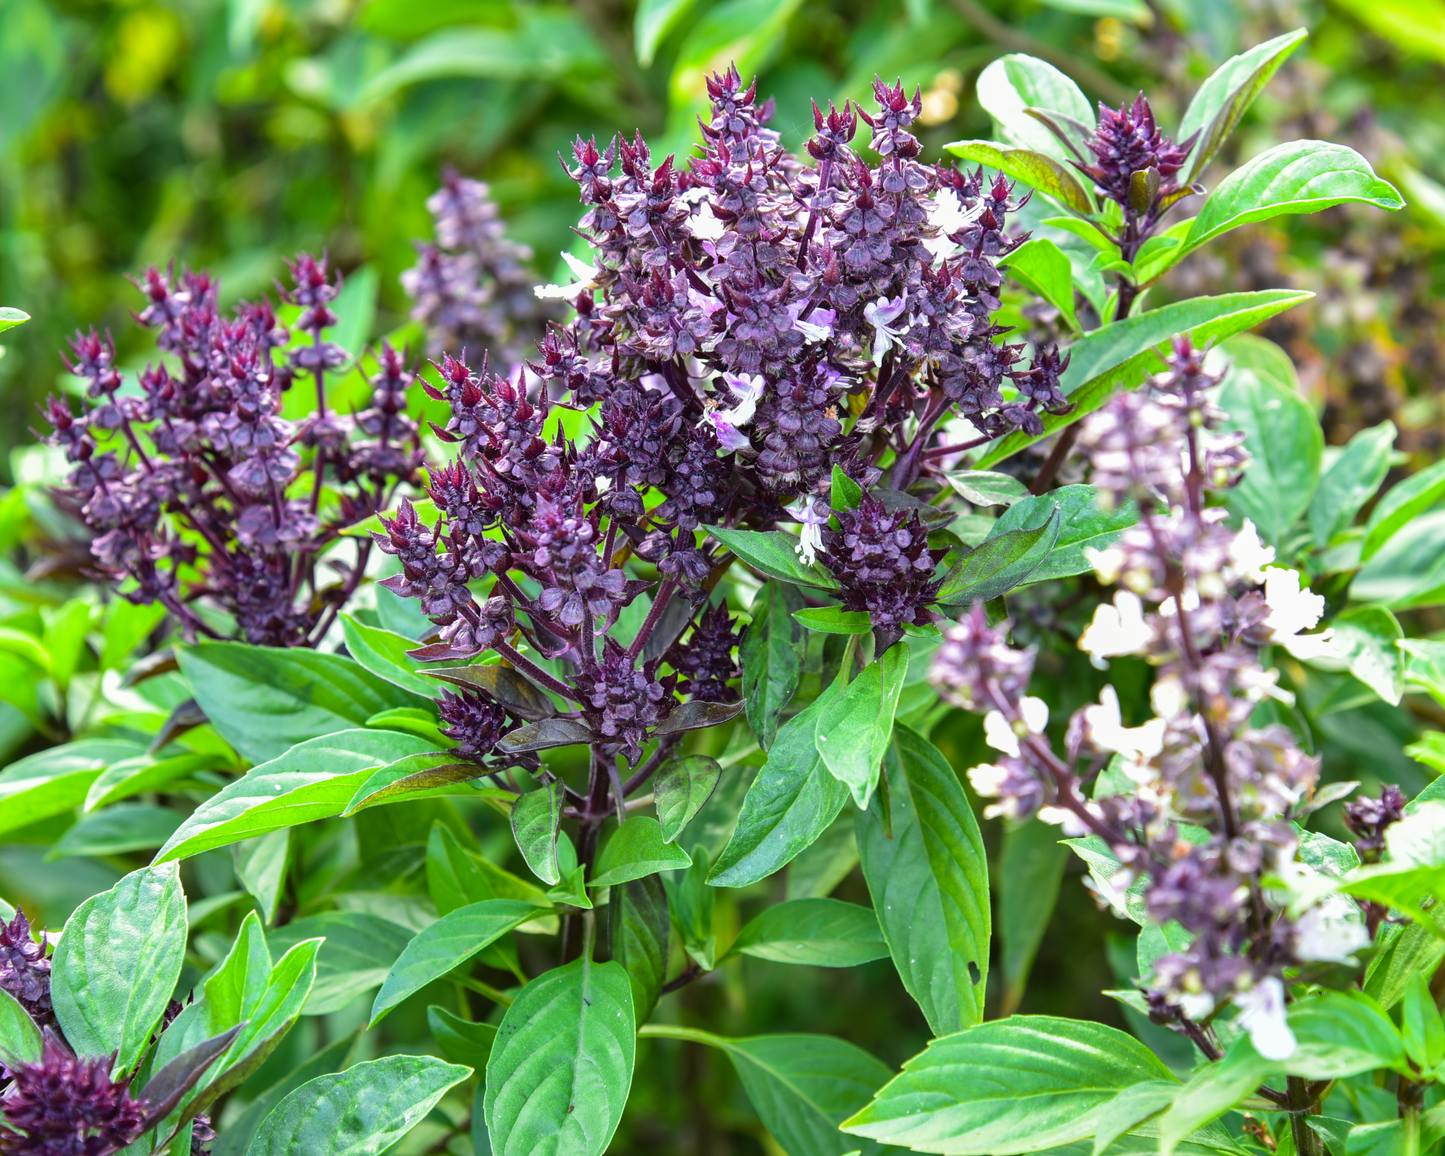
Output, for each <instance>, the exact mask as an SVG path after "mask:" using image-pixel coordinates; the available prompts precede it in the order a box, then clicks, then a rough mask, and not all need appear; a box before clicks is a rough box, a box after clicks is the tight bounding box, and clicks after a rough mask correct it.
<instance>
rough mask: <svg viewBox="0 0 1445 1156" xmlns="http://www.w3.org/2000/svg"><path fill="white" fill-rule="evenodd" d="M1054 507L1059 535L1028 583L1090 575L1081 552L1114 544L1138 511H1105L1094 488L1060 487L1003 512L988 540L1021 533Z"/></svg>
mask: <svg viewBox="0 0 1445 1156" xmlns="http://www.w3.org/2000/svg"><path fill="white" fill-rule="evenodd" d="M1055 504H1057V505H1058V507H1059V517H1060V522H1059V536H1058V537H1057V538H1056V539H1055V540H1054V545H1053V548H1052V549H1051V550H1050V551H1049V552H1048V555H1047V557H1045V558H1044V560H1043V561H1042V562H1040V563H1039V565H1038V568H1037V569H1036V570H1034V571H1033V573H1031V574H1030V575H1029V576H1028V582H1029V583H1030V584H1032V583H1035V582H1048V581H1050V580H1051V579H1054V578H1067V577H1070V576H1071V575H1074V574H1087V573H1089V572H1090V571H1091V570H1093V566H1092V565H1091V564H1090V563H1089V560H1088V559H1087V558H1086V557H1085V556H1084V550H1085V549H1094V550H1102V549H1104V548H1105V547H1106V546H1111V545H1113V544H1114V542H1116V541H1117V540H1118V538H1119V535H1120V534H1122V533H1123V532H1124V531H1125V530H1127V529H1128V528H1129V527H1130V526H1132V525H1133V524H1134V523H1135V522H1137V521H1138V520H1139V511H1138V510H1137V509H1136V508H1135V506H1134V503H1133V502H1125V503H1124V504H1123V505H1121V506H1119V507H1117V508H1116V509H1112V510H1105V509H1101V508H1100V506H1099V493H1098V491H1097V490H1095V489H1094V487H1093V486H1082V485H1080V486H1060V487H1059V488H1058V489H1057V490H1050V491H1049V492H1048V493H1047V494H1039V495H1038V496H1037V497H1029V498H1024V499H1022V500H1021V501H1019V502H1018V503H1016V504H1015V505H1013V506H1012V507H1010V508H1009V509H1008V510H1006V511H1004V513H1003V515H1002V516H1001V517H1000V518H999V519H998V521H996V522H995V523H994V525H993V529H992V530H991V531H990V532H989V537H994V536H996V535H999V534H1004V533H1007V532H1009V531H1013V530H1020V529H1022V528H1023V527H1025V526H1027V525H1028V524H1029V523H1030V522H1033V521H1036V520H1038V519H1039V518H1043V517H1047V511H1049V510H1050V509H1051V508H1052V507H1053V506H1054V505H1055Z"/></svg>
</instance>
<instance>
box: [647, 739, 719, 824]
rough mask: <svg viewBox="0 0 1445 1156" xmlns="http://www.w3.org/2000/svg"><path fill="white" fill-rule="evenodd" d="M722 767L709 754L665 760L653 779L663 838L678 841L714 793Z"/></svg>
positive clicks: (653, 790)
mask: <svg viewBox="0 0 1445 1156" xmlns="http://www.w3.org/2000/svg"><path fill="white" fill-rule="evenodd" d="M721 775H722V768H721V767H720V766H719V765H718V761H717V760H716V759H710V758H708V757H707V755H679V756H674V757H673V758H671V759H669V760H668V761H667V762H666V763H664V764H663V767H662V769H661V770H660V771H658V772H657V778H656V779H655V780H653V785H652V797H653V802H654V803H655V805H656V806H657V821H658V822H659V823H660V824H661V825H662V841H663V842H664V843H675V842H676V841H677V837H678V836H679V835H681V834H682V832H683V830H684V828H686V827H687V825H688V824H689V823H691V822H692V820H693V816H695V815H696V814H697V813H698V812H699V811H700V810H702V805H703V804H704V803H706V802H707V801H708V799H710V798H711V797H712V793H713V791H714V790H715V789H716V788H717V782H718V779H719V777H720V776H721Z"/></svg>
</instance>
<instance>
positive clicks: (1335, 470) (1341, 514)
mask: <svg viewBox="0 0 1445 1156" xmlns="http://www.w3.org/2000/svg"><path fill="white" fill-rule="evenodd" d="M1395 432H1396V431H1395V423H1394V422H1390V421H1387V422H1382V423H1381V424H1379V425H1377V426H1371V427H1370V428H1369V429H1363V430H1361V431H1360V432H1359V433H1357V434H1356V435H1355V436H1354V437H1352V438H1351V439H1350V440H1349V442H1348V444H1347V445H1346V446H1345V449H1344V452H1343V453H1341V454H1340V456H1339V457H1337V458H1336V459H1335V462H1334V465H1332V466H1330V468H1329V469H1328V470H1326V471H1325V476H1324V477H1322V478H1321V479H1320V484H1319V487H1318V488H1317V489H1316V490H1315V496H1314V498H1313V500H1312V501H1311V502H1310V534H1311V536H1313V538H1314V540H1315V546H1316V548H1318V549H1323V548H1324V547H1326V546H1328V545H1329V544H1330V539H1331V538H1333V537H1334V536H1335V535H1336V534H1338V533H1339V532H1340V531H1341V530H1343V529H1344V528H1345V527H1346V526H1348V525H1350V523H1351V522H1353V521H1354V520H1355V515H1356V514H1358V513H1359V512H1360V508H1361V507H1362V506H1363V505H1364V504H1365V503H1366V502H1368V501H1369V500H1370V498H1371V497H1373V496H1374V493H1375V491H1376V490H1378V489H1379V488H1380V483H1381V482H1383V481H1384V480H1385V474H1386V473H1387V472H1388V471H1389V468H1390V450H1391V448H1392V447H1393V446H1394V444H1395Z"/></svg>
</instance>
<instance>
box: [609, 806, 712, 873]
mask: <svg viewBox="0 0 1445 1156" xmlns="http://www.w3.org/2000/svg"><path fill="white" fill-rule="evenodd" d="M691 866H692V856H691V855H689V854H688V853H687V852H686V851H684V850H683V849H682V848H681V847H679V846H677V845H676V844H674V843H669V842H667V841H665V840H664V839H663V837H662V827H661V826H660V825H659V824H658V822H657V820H656V819H654V818H652V817H651V816H649V815H633V816H632V817H631V818H629V819H628V820H627V822H625V823H623V824H622V826H620V827H619V828H617V830H616V831H614V832H613V833H612V838H610V839H608V840H607V844H606V846H604V847H603V848H602V854H601V855H600V856H599V857H598V859H597V869H596V872H595V873H594V875H593V876H592V879H591V880H590V881H589V882H590V883H591V885H592V886H593V887H611V886H613V885H615V884H617V883H626V882H627V881H628V880H630V879H641V878H642V877H643V876H645V875H653V874H655V873H656V872H658V871H675V870H678V869H679V868H685V867H691Z"/></svg>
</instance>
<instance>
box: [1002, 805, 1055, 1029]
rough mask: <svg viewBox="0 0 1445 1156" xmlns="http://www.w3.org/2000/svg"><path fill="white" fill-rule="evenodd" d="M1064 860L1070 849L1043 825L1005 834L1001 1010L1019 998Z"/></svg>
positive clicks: (1007, 1010)
mask: <svg viewBox="0 0 1445 1156" xmlns="http://www.w3.org/2000/svg"><path fill="white" fill-rule="evenodd" d="M1068 859H1069V849H1068V848H1067V847H1064V846H1063V845H1061V844H1060V843H1059V829H1058V828H1057V827H1053V826H1050V825H1049V824H1048V823H1044V822H1042V821H1040V820H1038V819H1030V820H1029V821H1028V822H1027V823H1024V824H1022V825H1021V826H1018V827H1012V828H1010V829H1008V830H1006V831H1005V832H1004V836H1003V860H1002V862H1001V863H1000V864H999V880H998V913H999V929H998V930H999V937H1000V938H1001V939H1002V940H1003V950H1002V952H1001V963H1002V964H1003V1010H1004V1014H1008V1013H1010V1012H1012V1011H1014V1010H1015V1009H1016V1008H1017V1007H1018V1005H1019V1001H1020V1000H1021V999H1022V998H1023V993H1024V987H1025V985H1026V984H1027V983H1028V978H1029V969H1030V968H1031V967H1032V966H1033V962H1034V956H1035V955H1037V954H1038V950H1039V944H1040V943H1041V942H1042V941H1043V938H1044V932H1045V931H1046V930H1047V928H1048V924H1049V917H1050V916H1051V915H1052V914H1053V911H1054V904H1055V903H1056V902H1057V901H1058V898H1059V885H1060V884H1061V883H1062V882H1063V878H1064V867H1065V866H1066V865H1067V863H1068Z"/></svg>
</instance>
